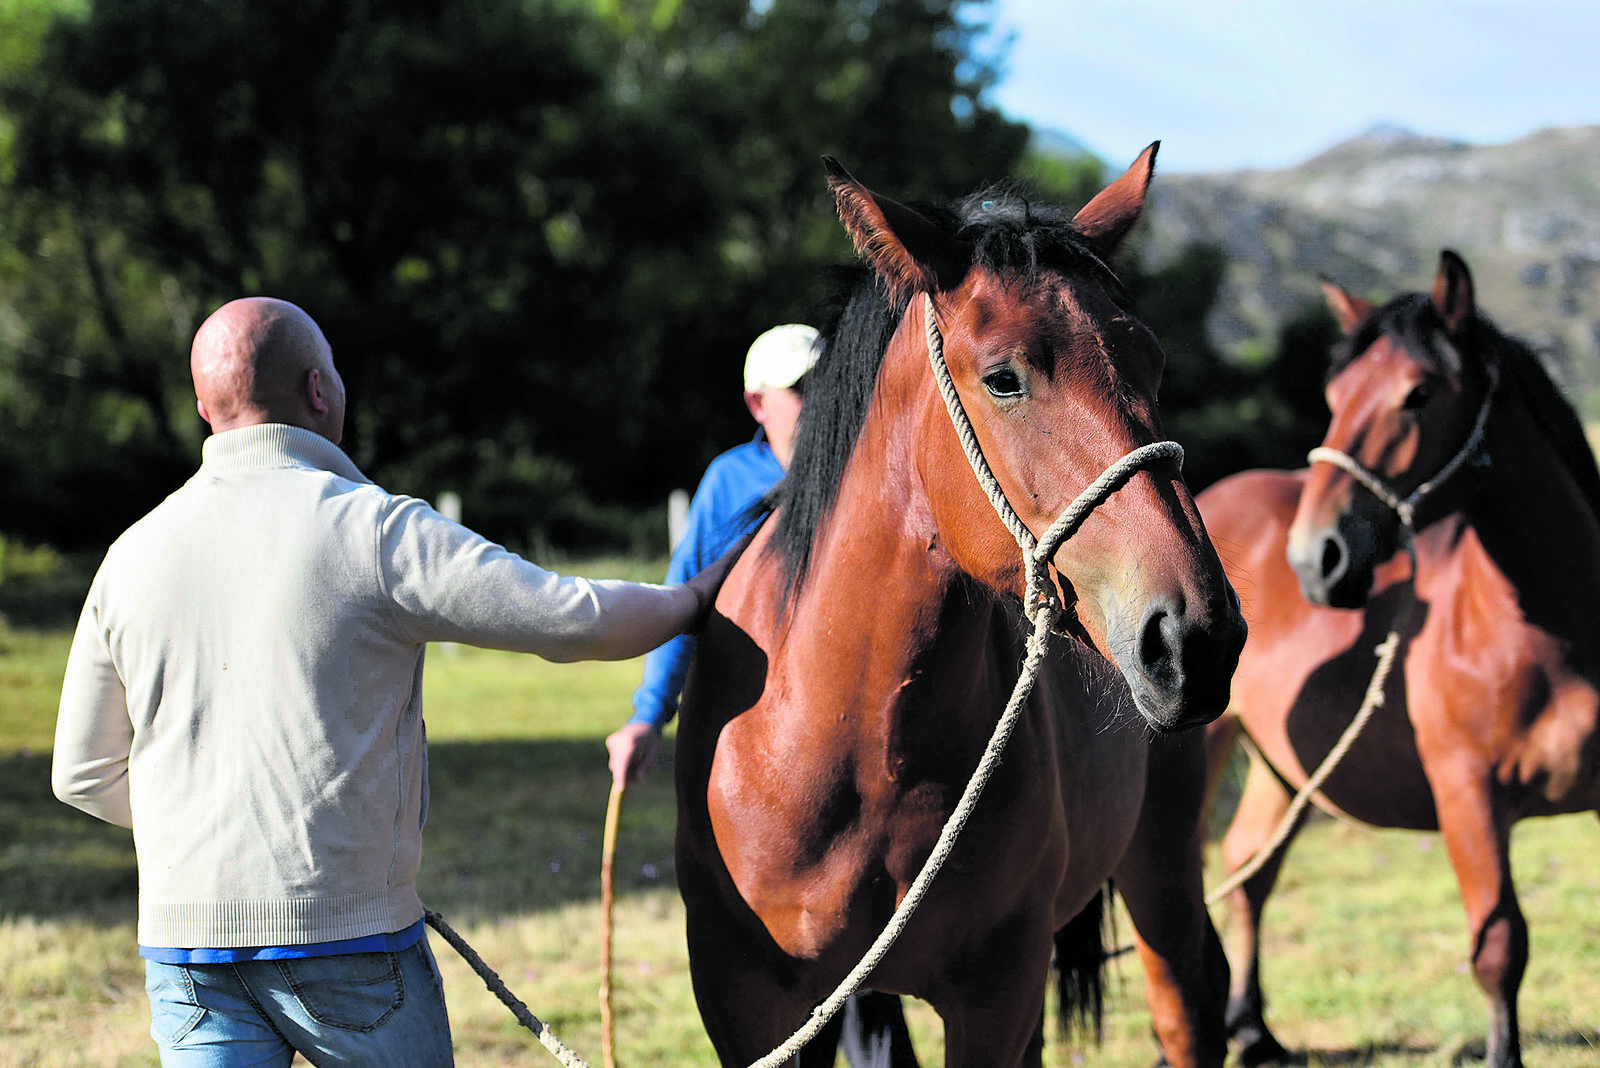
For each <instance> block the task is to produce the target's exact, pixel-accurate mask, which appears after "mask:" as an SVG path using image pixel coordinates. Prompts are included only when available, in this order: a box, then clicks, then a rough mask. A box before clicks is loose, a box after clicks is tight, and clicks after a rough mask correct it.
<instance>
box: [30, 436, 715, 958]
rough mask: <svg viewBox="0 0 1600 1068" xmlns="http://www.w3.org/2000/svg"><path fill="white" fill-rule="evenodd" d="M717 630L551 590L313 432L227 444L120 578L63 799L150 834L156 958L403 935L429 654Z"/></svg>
mask: <svg viewBox="0 0 1600 1068" xmlns="http://www.w3.org/2000/svg"><path fill="white" fill-rule="evenodd" d="M697 609H698V598H697V596H696V594H695V593H694V592H693V591H692V590H690V589H688V588H686V587H682V586H674V587H662V586H650V585H641V584H635V583H627V582H612V581H589V580H585V579H580V578H566V577H562V576H559V575H556V574H553V573H552V572H549V571H545V570H543V569H542V568H539V567H536V566H535V565H533V564H531V563H528V562H527V561H525V560H523V559H522V558H520V557H518V556H515V555H513V554H511V553H509V552H507V551H505V550H504V549H502V548H501V547H499V546H498V545H495V544H493V543H491V542H489V541H486V540H485V539H483V538H482V537H480V536H478V535H477V534H474V533H473V532H472V531H470V530H468V529H467V528H465V527H463V526H461V525H460V524H458V523H454V522H452V521H450V520H448V519H446V518H444V517H443V516H441V515H440V514H439V513H438V512H436V511H434V510H433V509H432V508H430V507H429V506H428V505H427V504H425V503H424V502H422V501H420V500H416V499H414V498H410V497H403V496H396V495H393V494H390V493H387V492H385V491H384V490H382V489H380V488H379V487H377V486H375V485H373V484H372V483H370V482H369V481H368V480H367V479H366V478H365V477H363V476H362V474H361V472H360V471H358V470H357V469H356V467H355V465H354V464H352V463H351V462H350V460H349V458H348V457H347V456H345V454H344V453H343V452H342V451H341V450H340V449H339V448H338V447H337V446H335V445H334V444H332V443H331V442H329V441H327V440H326V439H324V438H322V437H320V436H319V435H317V434H314V433H312V432H310V431H307V430H301V429H299V428H296V427H290V426H284V425H281V424H267V425H262V426H254V427H247V428H244V429H240V430H232V431H228V432H225V433H222V434H217V435H213V436H212V437H210V438H209V439H207V440H206V442H205V445H204V449H203V454H202V463H201V466H200V469H199V471H198V472H197V473H196V474H195V475H194V476H193V477H192V478H191V479H190V480H189V481H188V482H187V483H185V484H184V485H183V487H182V488H180V489H179V490H177V491H176V492H175V493H173V494H172V495H171V496H170V497H168V498H167V499H166V500H165V501H164V502H163V503H162V504H160V505H159V506H158V507H157V508H156V509H155V510H154V511H152V512H151V513H150V514H149V515H147V516H145V517H144V518H143V519H141V520H140V521H139V522H137V523H135V524H134V525H133V526H132V527H131V528H129V529H128V531H127V532H126V533H124V534H123V535H122V537H120V538H119V539H117V541H116V543H115V544H113V545H112V546H111V548H110V550H109V551H108V553H107V554H106V558H105V561H104V563H102V565H101V567H100V571H99V573H98V574H97V575H96V577H95V580H94V584H93V586H92V587H91V589H90V591H89V596H88V599H87V602H86V603H85V605H84V610H83V615H82V618H81V619H80V621H79V624H78V629H77V634H76V636H75V637H74V639H73V643H72V651H71V654H70V656H69V658H68V662H67V669H66V677H65V680H64V682H63V685H62V691H61V710H60V716H59V718H58V720H57V725H56V741H55V754H54V766H53V774H52V779H53V785H54V788H55V792H56V796H57V797H59V798H61V800H63V801H65V802H67V803H68V804H71V805H75V806H76V807H78V808H81V809H83V810H84V811H86V812H88V813H90V814H92V815H95V816H98V817H100V818H101V819H104V820H108V821H110V822H112V823H116V824H120V825H122V826H126V827H132V828H133V834H134V844H135V849H136V852H137V855H138V865H139V942H140V944H142V945H147V946H172V947H185V948H188V947H233V946H261V945H294V944H302V943H307V942H325V941H332V940H337V939H345V938H355V937H359V936H362V935H368V934H375V933H380V932H385V931H397V930H400V929H401V928H404V927H406V926H408V925H410V924H412V923H414V922H416V921H417V920H418V919H420V918H421V916H422V904H421V902H420V900H419V899H418V897H417V890H416V876H417V869H418V866H419V863H420V860H421V848H422V824H423V821H424V819H425V818H426V814H427V747H426V741H425V737H424V730H423V719H422V665H423V652H424V648H425V645H426V643H428V642H436V641H451V642H461V643H466V644H471V645H479V646H486V647H490V648H496V649H511V650H518V651H522V652H528V653H534V654H537V655H539V656H542V657H544V658H546V659H549V660H557V661H568V660H581V659H624V658H627V657H632V656H637V655H639V654H641V653H644V652H646V651H647V650H649V649H650V648H652V647H654V646H656V645H659V644H660V643H661V642H663V641H665V640H666V639H668V638H670V637H672V636H673V635H675V634H677V633H679V632H680V631H682V630H683V629H684V628H685V627H686V626H687V625H689V623H690V622H691V620H692V619H693V618H694V617H695V615H696V613H697Z"/></svg>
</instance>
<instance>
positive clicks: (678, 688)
mask: <svg viewBox="0 0 1600 1068" xmlns="http://www.w3.org/2000/svg"><path fill="white" fill-rule="evenodd" d="M782 475H783V468H782V467H781V466H779V464H778V462H777V459H776V458H775V457H774V456H773V455H772V450H771V449H770V448H768V447H767V445H766V444H765V442H752V443H751V444H749V445H743V446H740V447H739V448H737V449H731V450H729V451H728V452H726V453H723V454H722V455H721V456H719V457H717V459H715V460H713V461H712V462H711V466H710V467H708V468H706V473H705V475H704V477H702V478H701V480H700V486H699V488H698V489H696V490H695V494H694V500H692V501H691V502H690V503H689V515H688V520H687V523H686V525H685V528H684V533H683V538H682V540H681V541H679V542H678V546H677V548H676V549H674V550H673V553H672V560H671V562H670V563H669V564H668V565H667V583H668V584H669V585H670V584H673V583H681V582H686V581H688V580H689V579H691V578H693V577H694V576H695V575H697V574H699V573H700V572H701V571H702V570H704V569H705V568H706V567H708V566H710V565H711V564H713V563H715V562H716V561H717V560H718V559H720V558H721V557H722V554H723V553H725V552H727V551H728V550H729V549H730V548H732V547H733V545H734V544H735V543H736V542H738V540H739V539H740V538H742V537H744V535H745V534H747V533H748V532H749V530H750V523H749V522H747V521H746V520H747V517H748V513H749V509H750V507H751V506H752V505H754V504H755V503H756V502H757V501H758V500H760V498H761V496H762V494H764V493H766V491H767V490H769V489H771V488H772V486H773V485H774V484H775V483H776V482H777V481H778V479H779V478H781V477H782ZM694 648H695V638H694V636H693V635H689V634H681V635H679V636H678V637H676V638H673V639H672V640H671V641H669V642H667V643H666V644H665V645H662V646H660V647H659V648H657V649H654V650H652V651H651V652H650V653H649V654H647V655H646V656H645V659H644V676H643V679H642V680H641V682H640V684H639V688H638V689H637V690H635V691H634V693H633V715H632V716H631V717H630V718H629V720H628V722H630V723H648V724H649V725H650V726H652V727H654V728H656V729H657V730H660V729H661V728H662V727H664V726H666V724H667V723H668V722H669V721H670V720H671V719H672V717H673V716H674V715H676V714H677V711H678V695H679V694H680V693H681V692H683V681H684V679H685V678H686V677H687V676H688V674H689V662H690V660H692V659H693V658H694Z"/></svg>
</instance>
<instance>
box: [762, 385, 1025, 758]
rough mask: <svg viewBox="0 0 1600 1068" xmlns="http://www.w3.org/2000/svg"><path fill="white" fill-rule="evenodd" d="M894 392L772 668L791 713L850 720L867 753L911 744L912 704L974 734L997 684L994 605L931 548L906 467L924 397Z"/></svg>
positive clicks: (868, 437)
mask: <svg viewBox="0 0 1600 1068" xmlns="http://www.w3.org/2000/svg"><path fill="white" fill-rule="evenodd" d="M907 377H909V378H911V380H912V381H913V382H914V376H907ZM895 388H896V385H895V384H894V383H892V382H891V383H890V384H889V389H890V390H891V392H887V393H885V394H884V395H882V396H880V397H879V398H878V400H877V401H876V402H875V404H874V411H873V413H872V415H871V416H869V419H868V421H867V424H866V425H865V426H863V428H862V432H861V435H860V436H859V438H858V440H857V448H856V453H855V455H854V456H853V457H852V459H851V462H850V465H849V468H848V470H847V472H846V475H845V479H844V481H843V482H842V483H841V486H840V492H839V496H838V499H837V501H836V503H835V506H834V509H833V512H832V515H831V518H830V520H829V522H828V524H827V526H826V527H825V528H824V529H823V530H822V531H821V532H819V537H818V542H817V545H816V548H815V550H814V553H813V556H812V560H811V565H810V570H809V573H808V576H807V580H806V583H805V587H804V589H803V590H801V591H800V593H799V594H798V596H797V597H796V600H795V602H794V604H793V605H792V608H791V612H790V617H789V619H788V620H787V622H786V624H785V625H784V626H783V628H782V631H781V633H780V635H779V639H778V642H777V644H776V647H775V648H774V650H773V657H774V661H775V666H778V665H782V668H781V669H782V670H783V671H785V672H786V673H788V674H789V676H790V677H791V678H794V679H803V680H804V681H803V683H801V686H802V687H803V689H804V691H805V694H806V696H805V698H804V699H803V700H802V701H800V702H798V704H800V705H804V706H805V707H804V708H797V709H796V714H802V715H811V714H812V713H814V712H815V711H816V710H817V709H824V708H825V709H827V710H828V714H829V715H830V716H839V717H844V716H848V717H850V718H851V719H852V720H853V722H851V723H850V724H848V725H846V724H844V723H843V722H841V724H840V729H841V730H848V731H849V732H850V733H851V734H852V735H856V736H861V735H866V736H871V737H872V738H873V739H874V741H873V742H872V743H871V744H874V745H889V746H890V747H894V746H898V745H913V746H914V745H915V742H914V740H913V739H912V738H911V734H914V733H915V730H914V729H913V726H914V725H910V724H908V723H907V721H906V719H905V714H906V712H907V710H908V709H910V708H914V709H915V710H916V712H917V715H918V716H919V718H923V719H924V720H925V722H927V723H933V722H938V721H940V720H942V721H943V722H944V724H945V727H944V729H947V730H950V731H952V732H953V734H952V736H951V740H952V741H955V740H956V736H957V735H962V734H964V733H967V732H966V731H965V729H964V727H963V726H962V722H966V721H970V722H971V724H972V731H973V732H976V733H977V734H978V736H979V737H980V738H981V737H986V736H987V731H988V730H989V728H990V727H992V725H993V724H992V719H990V718H988V717H987V714H986V709H987V706H988V705H989V704H990V703H992V702H990V701H989V700H988V699H987V698H988V694H989V692H990V691H991V690H993V689H995V688H996V687H997V686H999V685H1001V684H1004V683H1005V679H1004V678H1003V675H1004V671H1005V668H1004V665H1003V664H999V662H998V661H997V660H996V659H995V656H994V650H995V648H996V644H997V643H996V638H997V637H1001V638H1002V640H1001V641H1000V642H999V643H998V644H999V645H1001V646H1003V645H1004V644H1005V642H1004V640H1003V635H1004V634H1005V633H1006V631H1005V629H1004V624H1003V623H1002V622H999V621H998V617H997V613H1000V612H1002V611H1003V610H1002V609H1001V608H1000V607H999V606H998V605H997V603H996V601H995V598H994V595H992V594H991V593H990V592H989V591H987V590H985V589H982V588H980V587H979V586H978V585H977V584H976V583H974V582H973V581H972V580H970V579H968V578H967V577H966V576H964V575H963V574H961V572H960V571H959V570H958V569H957V568H956V566H955V564H954V563H953V561H952V560H951V559H950V557H949V556H948V555H947V554H946V553H945V551H944V549H943V548H942V547H941V544H940V539H939V536H938V531H937V528H936V526H935V522H934V518H933V514H932V509H931V506H930V504H929V501H928V499H927V495H926V493H925V491H924V489H923V487H922V485H921V481H920V476H919V475H918V470H917V462H916V461H917V455H916V453H917V450H919V449H923V448H926V447H927V443H926V442H925V441H924V440H922V438H923V436H924V435H923V433H922V432H920V430H919V427H921V426H926V425H927V407H926V405H927V403H928V400H929V398H928V397H927V396H917V395H916V394H915V386H914V385H913V386H911V387H910V388H909V389H908V390H906V392H904V393H897V392H893V390H895ZM929 389H930V390H931V387H929ZM939 414H940V415H941V416H942V412H940V413H939ZM934 425H935V426H937V425H938V423H937V421H936V420H935V423H934ZM997 627H999V628H1000V629H998V630H997V629H996V628H997ZM1013 666H1014V665H1013ZM957 721H961V722H957ZM957 748H959V747H957ZM892 761H893V757H892V756H891V763H892Z"/></svg>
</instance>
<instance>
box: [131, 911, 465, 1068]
mask: <svg viewBox="0 0 1600 1068" xmlns="http://www.w3.org/2000/svg"><path fill="white" fill-rule="evenodd" d="M144 963H145V992H146V993H147V994H149V995H150V1036H151V1037H152V1038H154V1039H155V1040H156V1045H157V1046H158V1047H160V1050H161V1064H162V1068H257V1066H262V1068H265V1066H268V1065H270V1066H272V1068H285V1066H287V1065H288V1064H289V1062H290V1061H292V1060H293V1059H294V1055H295V1053H296V1051H298V1052H299V1053H300V1054H301V1056H303V1057H305V1059H306V1060H308V1061H310V1062H311V1063H312V1064H313V1065H317V1066H319V1068H320V1066H322V1065H336V1064H348V1065H373V1066H386V1068H388V1066H392V1068H440V1066H449V1065H453V1064H454V1063H455V1058H454V1055H453V1053H452V1051H451V1046H450V1020H449V1017H448V1016H447V1015H446V1014H445V1006H444V984H443V982H442V981H441V980H440V978H439V968H438V966H437V965H436V964H435V963H434V960H433V953H432V951H430V950H429V949H428V940H427V939H426V938H423V939H422V940H421V941H419V942H417V943H416V944H415V945H413V946H411V947H410V948H408V949H403V950H401V951H400V952H398V953H347V954H343V955H340V956H333V957H302V958H299V959H295V960H257V961H244V962H241V963H237V964H159V963H157V962H155V961H151V960H147V961H145V962H144Z"/></svg>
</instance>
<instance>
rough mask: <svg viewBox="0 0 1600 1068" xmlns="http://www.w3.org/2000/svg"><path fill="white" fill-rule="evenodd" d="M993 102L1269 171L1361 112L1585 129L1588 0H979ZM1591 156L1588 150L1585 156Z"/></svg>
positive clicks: (1593, 58)
mask: <svg viewBox="0 0 1600 1068" xmlns="http://www.w3.org/2000/svg"><path fill="white" fill-rule="evenodd" d="M989 18H990V19H991V21H993V22H994V24H995V27H996V29H997V30H998V31H999V32H1000V33H1005V32H1014V33H1015V35H1016V36H1015V39H1014V41H1013V43H1012V45H1011V48H1010V51H1009V53H1008V56H1009V58H1008V61H1007V63H1006V70H1007V74H1006V76H1005V78H1004V80H1003V81H1002V82H1001V83H1000V85H999V87H998V88H997V90H995V91H994V92H993V93H992V96H991V99H992V101H993V102H994V103H995V104H996V105H998V106H999V107H1000V108H1001V110H1003V111H1004V112H1006V113H1007V114H1008V115H1010V116H1011V117H1012V118H1016V119H1022V120H1025V121H1027V122H1029V123H1030V124H1033V125H1035V126H1043V127H1048V128H1053V129H1058V130H1060V131H1062V132H1063V133H1066V134H1068V135H1070V136H1072V137H1074V138H1076V139H1077V140H1079V141H1080V142H1082V143H1083V144H1084V145H1085V146H1087V147H1088V148H1089V149H1091V150H1092V151H1094V152H1095V153H1096V154H1097V155H1099V156H1101V157H1102V158H1103V159H1105V160H1106V161H1107V162H1108V163H1110V164H1113V165H1116V164H1121V163H1124V162H1132V160H1133V158H1134V157H1135V156H1137V155H1138V153H1139V151H1140V150H1141V149H1142V148H1143V147H1144V146H1145V145H1147V144H1149V143H1150V142H1151V141H1157V140H1159V141H1161V143H1162V144H1161V166H1162V168H1163V169H1164V170H1169V171H1175V172H1203V171H1216V170H1231V169H1235V168H1243V167H1266V168H1278V167H1287V166H1292V165H1294V164H1296V163H1299V162H1301V161H1303V160H1306V159H1308V158H1310V157H1311V156H1313V155H1315V154H1316V153H1318V152H1320V151H1321V150H1322V149H1324V148H1327V147H1328V146H1329V145H1332V144H1334V143H1336V142H1338V141H1342V140H1344V139H1346V138H1348V137H1353V136H1355V135H1356V134H1359V133H1362V132H1364V131H1365V130H1368V129H1370V128H1372V127H1373V126H1375V125H1380V124H1386V125H1395V126H1401V127H1404V128H1406V129H1409V130H1412V131H1414V132H1416V133H1421V134H1432V135H1437V136H1442V137H1452V138H1458V139H1460V140H1463V141H1468V142H1472V143H1474V144H1500V143H1503V142H1506V141H1513V140H1516V139H1517V138H1519V137H1521V136H1523V135H1525V134H1528V133H1532V132H1533V131H1534V130H1537V129H1541V128H1543V127H1546V126H1573V125H1589V124H1600V0H1386V2H1384V0H1340V2H1339V3H1305V2H1302V0H1231V2H1230V0H1210V2H1207V0H1189V2H1184V0H996V2H995V3H994V4H993V6H992V9H991V11H990V14H989ZM1597 166H1600V161H1597Z"/></svg>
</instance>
